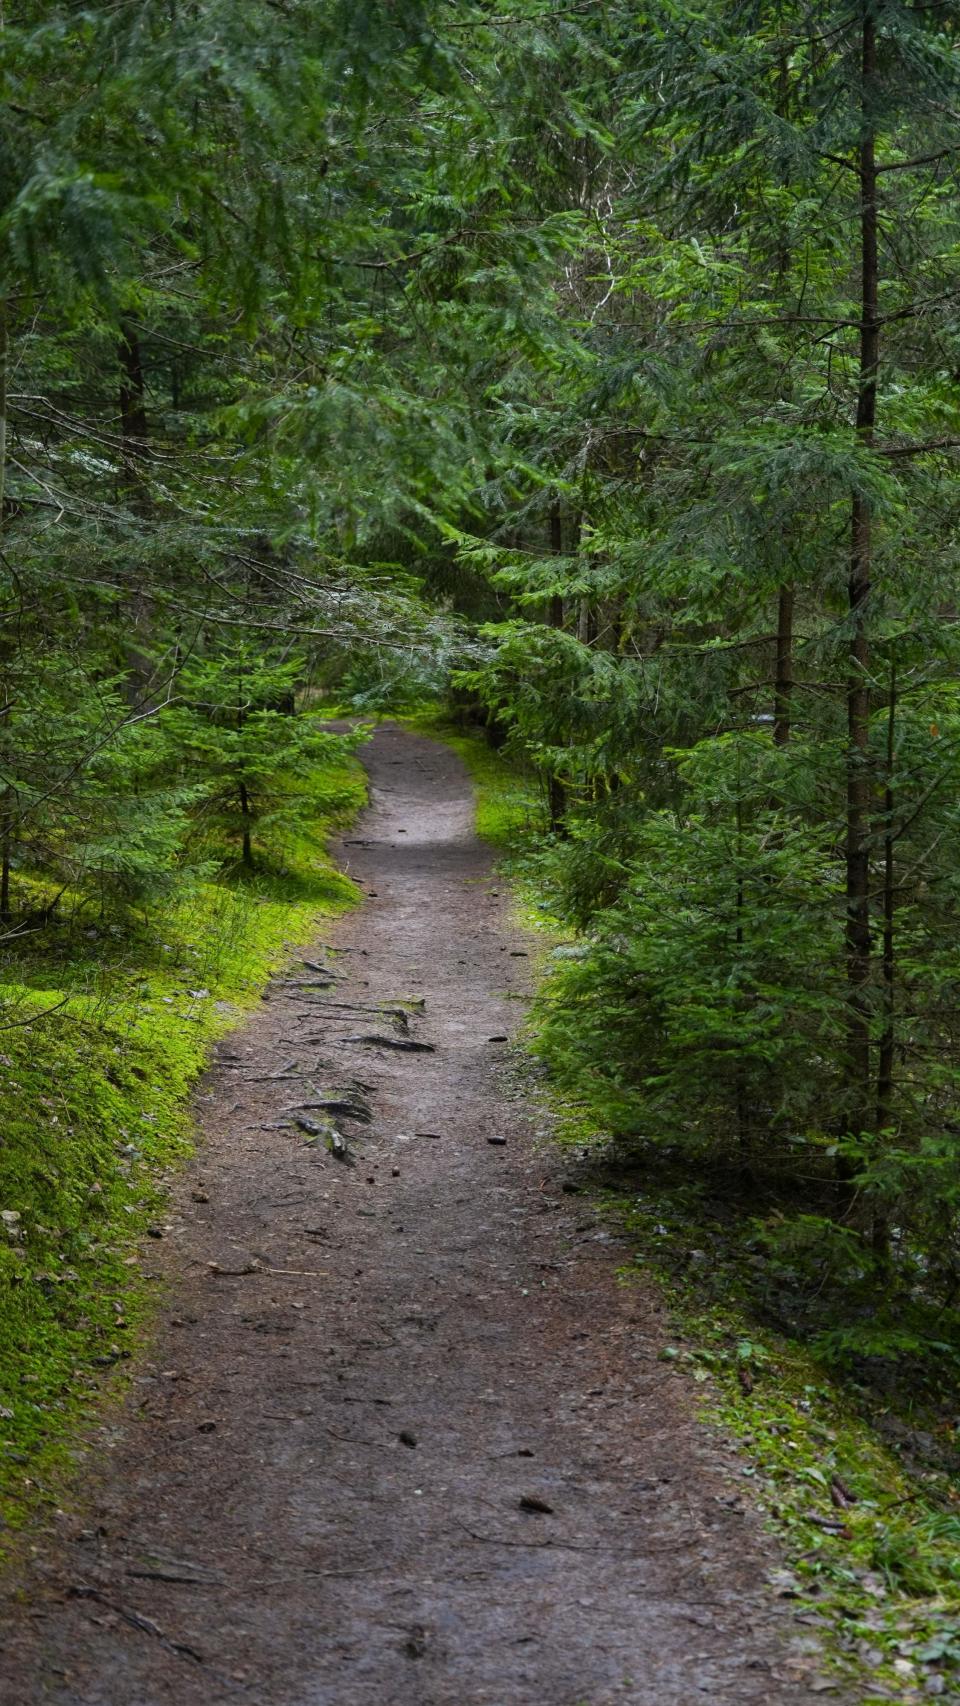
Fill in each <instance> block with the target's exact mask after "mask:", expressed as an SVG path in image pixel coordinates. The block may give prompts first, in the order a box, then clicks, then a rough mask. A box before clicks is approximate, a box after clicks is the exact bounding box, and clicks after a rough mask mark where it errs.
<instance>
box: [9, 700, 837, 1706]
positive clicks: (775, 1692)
mask: <svg viewBox="0 0 960 1706" xmlns="http://www.w3.org/2000/svg"><path fill="white" fill-rule="evenodd" d="M369 767H370V772H371V777H372V782H373V803H372V806H371V808H370V810H369V812H368V814H367V817H366V821H365V824H364V836H363V838H362V839H357V838H351V842H350V845H349V848H345V849H344V854H343V859H344V863H345V864H346V865H347V866H348V868H349V870H350V872H351V875H353V876H355V877H357V878H358V879H360V881H361V882H362V883H363V884H364V886H365V887H366V889H367V890H368V891H369V890H371V889H373V890H375V891H376V898H375V899H373V900H371V901H370V902H369V903H368V905H367V906H366V907H364V909H363V910H362V911H361V912H359V913H357V914H354V915H353V916H351V917H350V918H347V919H344V920H343V921H342V922H341V923H340V924H338V925H337V926H336V931H335V940H333V941H331V942H325V943H324V944H323V945H322V948H321V947H320V946H319V945H318V947H317V948H316V949H315V950H314V952H315V953H321V952H322V955H323V958H322V960H320V959H312V960H309V961H305V962H304V964H305V966H306V967H307V968H308V969H312V970H315V971H317V972H321V971H322V972H323V974H324V975H325V976H330V977H331V981H332V982H333V983H335V989H336V1000H337V1003H338V1006H339V1012H340V1014H341V1015H342V1013H343V1011H344V1006H345V1004H348V1003H353V1004H354V1007H355V1008H356V1009H360V1010H363V1011H367V1010H373V1011H376V1012H378V1013H380V1014H382V1015H384V1017H386V1015H387V1014H388V1013H389V1011H390V1010H391V1009H397V1008H398V1007H401V1006H402V1008H403V1010H404V1012H405V1013H406V1014H408V1021H407V1026H408V1029H409V1033H410V1035H409V1039H408V1040H409V1042H412V1043H415V1044H417V1045H418V1046H417V1047H416V1048H415V1049H412V1048H404V1047H403V1046H402V1039H401V1038H400V1037H399V1036H398V1035H397V1034H394V1035H392V1036H389V1037H388V1036H386V1035H384V1034H382V1033H379V1032H378V1033H376V1034H372V1033H365V1034H361V1035H355V1036H343V1035H342V1034H340V1032H339V1031H338V1030H336V1029H335V1028H334V1026H333V1023H332V1020H333V1017H334V1015H333V1013H332V1012H331V1014H330V1019H329V1021H327V1022H325V1021H324V1015H323V998H322V996H319V997H318V995H317V994H316V992H315V991H311V990H310V989H309V988H307V987H306V986H305V984H303V983H301V982H300V980H298V979H297V977H296V976H295V975H291V976H290V977H288V978H286V979H284V980H280V981H278V983H277V984H276V985H275V986H274V987H273V990H272V992H271V1000H270V1001H269V1002H268V1003H266V1004H265V1005H264V1007H263V1009H262V1011H261V1012H258V1013H257V1015H256V1016H255V1018H253V1019H252V1020H251V1021H250V1022H249V1024H248V1025H247V1026H246V1028H245V1029H244V1030H243V1031H241V1032H239V1033H237V1034H236V1035H235V1036H234V1037H233V1038H231V1041H230V1045H229V1048H224V1050H223V1054H224V1060H223V1062H222V1064H221V1065H219V1066H215V1067H214V1068H213V1069H212V1071H211V1072H210V1074H209V1075H208V1078H207V1080H206V1082H205V1085H204V1087H203V1092H202V1094H201V1096H200V1097H199V1098H198V1111H199V1117H200V1121H201V1124H202V1127H203V1132H204V1140H203V1144H202V1147H201V1149H200V1152H199V1156H198V1160H197V1163H196V1166H195V1169H194V1173H195V1176H194V1177H193V1178H188V1179H186V1180H184V1181H183V1182H182V1185H181V1187H180V1189H179V1193H178V1198H177V1209H176V1214H175V1215H174V1216H173V1217H172V1218H173V1219H174V1225H173V1228H172V1230H171V1232H170V1234H169V1236H168V1237H167V1238H166V1239H165V1240H164V1241H163V1242H162V1243H161V1244H160V1245H159V1246H157V1249H156V1251H154V1250H153V1248H151V1259H152V1265H153V1266H154V1267H156V1266H157V1264H158V1263H159V1264H160V1265H161V1266H162V1268H163V1271H164V1272H165V1274H166V1277H167V1279H168V1280H169V1282H170V1290H169V1306H168V1313H167V1316H166V1319H165V1321H164V1322H163V1323H162V1325H161V1328H160V1330H159V1333H158V1335H157V1339H156V1342H155V1345H154V1347H153V1351H152V1360H151V1361H150V1362H149V1363H146V1364H144V1365H143V1366H142V1367H140V1368H139V1369H138V1370H137V1371H136V1373H135V1378H134V1380H133V1383H132V1387H131V1392H130V1397H129V1401H128V1403H127V1406H126V1410H125V1413H124V1415H123V1417H122V1418H121V1423H120V1425H119V1426H117V1425H116V1424H115V1423H114V1424H112V1425H111V1426H110V1427H108V1428H105V1429H104V1433H103V1438H102V1441H101V1443H100V1446H99V1448H98V1449H97V1451H96V1452H95V1453H93V1454H91V1474H94V1473H95V1480H94V1482H93V1484H92V1485H91V1486H90V1487H89V1488H88V1490H87V1493H86V1496H85V1508H84V1510H83V1512H82V1514H81V1515H80V1516H79V1517H77V1518H75V1519H74V1518H71V1519H70V1520H69V1521H68V1522H67V1523H65V1524H64V1523H63V1522H61V1523H60V1525H59V1528H58V1530H57V1532H56V1533H51V1534H50V1535H49V1536H48V1537H47V1538H46V1539H43V1537H41V1540H40V1543H39V1544H38V1547H37V1551H36V1554H35V1556H36V1562H35V1564H34V1566H33V1568H32V1570H31V1574H30V1578H29V1579H28V1581H27V1582H26V1584H23V1583H21V1584H19V1588H20V1591H19V1593H18V1594H13V1595H11V1596H10V1598H9V1600H8V1604H7V1610H6V1615H5V1619H4V1627H3V1628H2V1630H0V1637H2V1647H3V1657H2V1659H0V1674H2V1678H3V1680H2V1684H0V1700H2V1703H3V1706H40V1703H41V1702H53V1703H56V1706H164V1703H167V1702H171V1703H174V1702H175V1703H176V1706H216V1703H217V1702H220V1701H221V1700H222V1701H228V1700H229V1701H232V1700H234V1699H236V1698H244V1699H247V1700H250V1701H252V1702H256V1706H614V1703H636V1706H690V1703H691V1702H696V1701H701V1700H702V1701H709V1702H711V1703H729V1706H734V1703H736V1706H760V1703H768V1706H773V1703H778V1706H779V1703H784V1706H788V1703H794V1702H802V1701H807V1700H813V1699H814V1698H817V1699H819V1698H821V1692H820V1690H821V1687H822V1682H820V1680H819V1679H818V1677H817V1664H816V1659H815V1657H813V1658H811V1656H810V1654H809V1648H808V1643H804V1642H798V1641H797V1639H796V1637H797V1631H796V1629H795V1628H793V1627H792V1626H791V1623H790V1620H789V1611H788V1609H787V1608H786V1607H785V1606H784V1605H783V1603H782V1602H778V1601H776V1600H775V1599H774V1598H773V1597H772V1594H771V1592H770V1590H769V1589H768V1588H767V1586H766V1579H765V1578H766V1573H767V1571H768V1569H769V1568H770V1565H771V1563H772V1562H774V1560H773V1559H772V1558H771V1555H770V1552H769V1546H768V1542H767V1541H766V1540H765V1538H764V1537H763V1535H762V1533H761V1530H760V1527H759V1523H758V1521H757V1520H756V1519H754V1517H753V1516H751V1514H750V1513H749V1512H748V1511H747V1510H745V1508H744V1505H743V1501H742V1500H740V1499H733V1498H731V1491H730V1489H731V1478H732V1477H733V1478H737V1477H739V1475H740V1472H741V1466H740V1465H738V1464H737V1463H736V1461H735V1460H734V1459H732V1458H731V1457H729V1456H727V1455H725V1454H724V1452H723V1451H722V1450H721V1448H720V1446H719V1445H718V1444H717V1443H716V1442H715V1441H713V1440H712V1439H711V1437H710V1436H709V1435H708V1434H707V1432H706V1431H705V1430H704V1429H703V1428H702V1427H701V1425H700V1424H698V1422H697V1421H696V1420H695V1418H694V1396H693V1392H692V1389H691V1388H690V1386H689V1385H688V1384H687V1382H686V1379H685V1377H684V1376H683V1375H682V1374H680V1373H679V1372H676V1371H674V1370H672V1369H671V1370H665V1368H664V1364H663V1363H662V1362H659V1361H658V1360H657V1359H658V1352H659V1349H660V1346H661V1343H662V1331H663V1327H662V1321H661V1312H660V1309H659V1305H658V1304H657V1302H656V1300H655V1299H653V1298H651V1297H650V1296H649V1295H648V1294H647V1293H646V1292H645V1291H644V1290H643V1289H642V1288H641V1286H639V1285H636V1284H634V1285H631V1286H623V1285H621V1284H619V1283H618V1279H617V1272H616V1269H617V1265H618V1260H622V1253H618V1251H617V1249H616V1247H615V1246H614V1245H613V1244H612V1243H611V1241H610V1240H609V1239H598V1238H597V1237H596V1236H594V1234H593V1232H591V1230H590V1228H589V1227H588V1228H586V1229H585V1228H584V1227H583V1225H582V1216H581V1215H580V1212H579V1211H578V1217H577V1218H575V1219H573V1220H571V1218H570V1212H569V1207H568V1199H565V1198H564V1196H563V1194H562V1192H561V1189H560V1178H559V1163H558V1162H557V1161H556V1160H555V1159H553V1158H551V1156H550V1155H549V1154H544V1153H543V1151H542V1150H541V1151H539V1152H538V1151H536V1150H535V1147H534V1140H533V1136H532V1130H531V1127H532V1124H533V1120H534V1117H536V1119H537V1120H538V1121H540V1122H542V1119H543V1115H542V1112H540V1111H539V1110H536V1109H533V1108H530V1107H525V1106H523V1105H522V1104H521V1103H519V1102H517V1101H516V1100H515V1099H510V1095H509V1094H508V1092H509V1086H508V1084H507V1083H506V1081H505V1077H504V1052H503V1048H502V1044H500V1039H502V1038H503V1037H505V1036H506V1035H508V1034H509V1031H510V1028H511V1025H512V1024H513V1022H514V1020H515V1017H516V1013H517V1011H518V1008H517V1003H516V1001H515V1000H512V999H511V996H515V995H516V994H518V993H522V990H523V982H522V979H524V978H525V977H526V976H528V971H527V968H526V966H525V965H524V964H523V955H524V949H523V948H522V945H521V944H518V942H517V941H516V939H515V934H514V933H513V932H512V931H511V929H510V926H509V924H508V922H507V917H506V903H505V901H504V900H503V899H502V898H501V897H500V895H499V893H495V892H493V891H492V884H491V882H490V878H491V868H490V860H489V854H488V852H487V851H486V850H485V849H484V848H483V847H482V845H481V844H480V843H479V842H478V841H477V839H476V837H475V835H474V833H473V829H472V808H471V799H470V790H469V786H468V783H467V780H466V778H465V776H464V773H463V771H462V768H461V766H460V764H459V762H458V761H457V760H456V759H455V758H454V757H453V756H452V755H451V754H450V753H449V752H448V751H447V750H446V749H445V748H443V747H439V746H436V745H434V744H432V743H430V742H428V741H425V740H421V739H418V738H416V737H414V736H411V735H409V734H407V733H404V732H402V731H400V730H398V729H394V728H390V727H387V728H384V729H382V730H381V731H380V732H379V733H378V734H377V735H376V737H375V739H374V741H373V742H372V745H371V748H370V751H369ZM388 782H389V786H388ZM401 830H402V831H405V834H404V837H403V840H402V841H398V840H397V832H398V831H401ZM349 949H354V950H357V951H356V952H355V953H353V954H352V955H348V953H347V950H349ZM329 960H335V961H336V963H335V965H334V966H332V967H329V969H328V961H329ZM307 1017H309V1021H310V1023H311V1025H312V1026H313V1027H315V1028H316V1029H317V1035H316V1036H313V1035H312V1036H311V1045H312V1044H313V1043H319V1044H320V1046H321V1047H323V1049H324V1050H325V1058H324V1062H323V1064H322V1065H321V1063H319V1062H317V1061H316V1060H314V1061H311V1060H310V1059H308V1058H307V1057H306V1056H304V1055H303V1054H297V1053H296V1052H295V1050H296V1046H297V1044H296V1042H295V1043H294V1044H293V1045H292V1047H291V1045H290V1044H289V1038H290V1036H291V1032H292V1030H294V1029H295V1028H296V1026H295V1023H294V1022H295V1021H296V1020H298V1019H301V1018H307ZM284 1039H288V1040H286V1041H285V1040H284ZM398 1044H400V1045H401V1046H398ZM498 1045H499V1046H498ZM302 1046H303V1047H306V1046H307V1043H306V1039H304V1042H303V1045H302ZM334 1050H335V1055H336V1065H335V1066H331V1064H330V1055H331V1053H332V1052H333V1051H334ZM358 1075H359V1076H358ZM291 1078H296V1079H297V1081H298V1084H299V1086H302V1088H301V1089H300V1090H299V1092H298V1093H300V1094H302V1096H303V1101H302V1103H300V1104H298V1107H308V1106H316V1105H320V1106H322V1107H323V1109H324V1110H325V1111H327V1112H335V1113H336V1118H337V1121H338V1124H339V1123H341V1122H342V1123H343V1124H344V1125H345V1126H349V1127H350V1130H349V1143H350V1147H351V1151H352V1153H353V1155H354V1157H355V1159H356V1162H357V1165H356V1166H355V1167H353V1168H349V1167H344V1166H343V1165H342V1164H341V1163H340V1162H339V1161H338V1159H337V1158H336V1156H335V1155H333V1154H332V1153H331V1152H330V1150H329V1149H328V1148H327V1147H326V1145H325V1144H324V1143H323V1142H322V1141H310V1142H307V1141H305V1138H304V1134H303V1132H302V1131H300V1130H298V1129H297V1127H296V1125H295V1124H294V1123H293V1120H292V1118H291V1114H290V1111H289V1110H290V1104H289V1101H288V1100H287V1098H288V1097H289V1094H290V1092H289V1088H288V1086H289V1084H290V1082H291ZM238 1098H240V1099H238ZM351 1121H353V1122H354V1123H353V1124H352V1125H351ZM492 1137H497V1138H500V1139H502V1138H506V1142H498V1143H496V1144H492V1143H491V1142H490V1141H489V1139H490V1138H492ZM197 1174H202V1184H201V1180H200V1178H199V1177H197V1176H196V1175H197ZM545 1175H546V1178H545V1177H544V1176H545ZM585 1232H586V1236H585V1235H584V1234H585ZM318 1245H319V1246H320V1248H319V1249H318ZM311 1256H317V1257H319V1258H320V1260H321V1261H322V1263H323V1267H322V1269H321V1268H317V1267H315V1266H314V1265H313V1263H312V1262H311V1260H310V1258H311ZM371 1448H374V1449H371ZM94 1459H95V1462H94ZM65 1529H66V1533H64V1530H65ZM185 1557H186V1558H189V1559H196V1560H198V1562H196V1563H193V1564H191V1565H190V1566H189V1567H187V1566H184V1565H183V1564H182V1560H183V1559H184V1558H185ZM158 1559H159V1560H160V1563H159V1564H158V1563H157V1560H158ZM164 1560H167V1561H168V1562H166V1563H164ZM169 1560H173V1563H170V1562H169ZM178 1561H181V1562H178ZM24 1587H25V1591H24Z"/></svg>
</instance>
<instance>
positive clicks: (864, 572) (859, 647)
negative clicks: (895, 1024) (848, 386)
mask: <svg viewBox="0 0 960 1706" xmlns="http://www.w3.org/2000/svg"><path fill="white" fill-rule="evenodd" d="M862 42H863V62H862V70H863V95H862V112H863V137H862V141H861V143H860V157H859V175H860V239H861V315H860V363H859V375H858V388H857V423H856V432H857V439H858V442H859V443H860V444H861V445H863V446H864V447H869V446H870V445H872V444H873V439H874V430H875V427H876V419H877V364H878V360H879V352H880V327H879V320H878V308H877V287H878V250H877V166H876V140H875V135H874V130H873V125H872V117H871V105H872V98H873V88H874V84H875V80H876V75H877V35H876V24H875V22H874V20H873V17H872V16H871V15H870V13H869V12H868V11H865V13H864V20H863V36H862ZM872 521H873V518H872V514H871V509H870V503H869V500H868V498H867V497H866V496H865V494H864V493H863V492H859V491H858V492H856V493H855V494H854V497H853V502H852V507H851V527H850V570H849V577H848V582H847V597H848V605H849V623H850V639H849V645H848V653H847V666H848V667H847V764H846V767H847V836H846V890H847V914H846V962H847V1034H846V1063H845V1079H846V1083H845V1089H846V1098H845V1102H846V1122H845V1123H846V1127H847V1130H848V1131H850V1132H851V1133H852V1134H853V1135H855V1136H859V1135H860V1134H861V1133H863V1132H865V1131H868V1130H869V1129H870V1126H871V1124H872V1120H873V1112H874V1110H873V1107H872V1105H871V1103H872V1097H871V1080H870V975H871V942H870V795H871V789H870V752H869V746H870V636H869V628H868V623H869V605H870V591H871V573H872V553H873V537H872ZM841 1171H842V1173H843V1175H844V1176H845V1177H846V1178H849V1177H850V1176H851V1173H855V1172H856V1171H857V1169H856V1167H855V1166H854V1167H853V1168H851V1167H850V1166H849V1164H847V1165H846V1166H844V1167H843V1168H842V1170H841Z"/></svg>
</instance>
